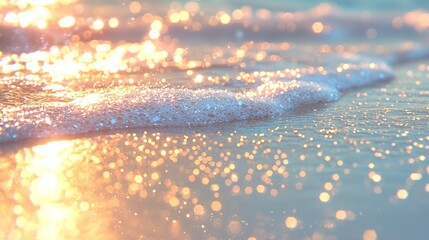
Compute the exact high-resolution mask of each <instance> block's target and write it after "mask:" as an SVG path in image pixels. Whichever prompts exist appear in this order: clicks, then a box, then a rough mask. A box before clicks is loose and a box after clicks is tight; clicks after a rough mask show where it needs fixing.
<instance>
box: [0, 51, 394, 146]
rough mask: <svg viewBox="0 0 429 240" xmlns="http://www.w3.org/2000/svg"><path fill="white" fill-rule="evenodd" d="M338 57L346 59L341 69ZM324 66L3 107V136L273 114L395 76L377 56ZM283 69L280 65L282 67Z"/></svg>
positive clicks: (335, 59) (328, 99) (333, 98)
mask: <svg viewBox="0 0 429 240" xmlns="http://www.w3.org/2000/svg"><path fill="white" fill-rule="evenodd" d="M337 63H347V65H346V66H347V67H344V64H343V68H342V69H341V70H339V69H338V67H337V66H338V64H337ZM323 69H324V71H323V72H311V71H308V73H304V72H305V71H304V72H303V73H302V74H301V75H300V77H299V78H291V77H283V78H282V77H273V78H272V79H269V80H265V81H263V82H259V83H258V84H256V85H255V86H253V87H252V88H250V89H249V88H246V89H242V90H240V91H237V90H235V91H231V90H228V89H214V88H212V87H211V88H202V89H186V88H142V89H137V90H136V89H134V88H133V89H128V90H121V91H110V92H103V93H91V94H87V95H85V96H83V97H77V98H75V99H73V100H72V101H70V102H67V103H42V104H32V105H23V106H17V107H8V108H4V109H2V112H1V122H0V142H8V141H13V140H19V139H27V138H42V137H48V136H59V135H70V134H79V133H87V132H93V131H101V130H109V129H125V128H138V127H154V126H177V127H181V126H206V125H212V124H216V123H225V122H232V121H241V120H250V119H264V118H273V117H277V116H280V115H282V114H285V113H286V112H287V111H288V110H290V109H293V108H296V107H298V106H300V105H311V104H315V103H320V102H331V101H336V100H338V99H339V98H340V96H341V92H342V91H344V90H347V89H350V88H355V87H361V86H364V85H368V84H371V83H374V82H378V81H383V80H386V79H389V78H392V77H393V74H392V71H391V68H390V67H389V65H387V64H386V63H384V62H383V61H380V60H379V59H377V58H367V57H360V56H357V55H347V56H346V57H338V56H337V57H331V60H329V61H327V63H326V64H325V65H324V68H323ZM279 71H280V72H281V70H278V71H277V72H279Z"/></svg>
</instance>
